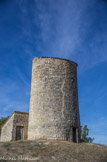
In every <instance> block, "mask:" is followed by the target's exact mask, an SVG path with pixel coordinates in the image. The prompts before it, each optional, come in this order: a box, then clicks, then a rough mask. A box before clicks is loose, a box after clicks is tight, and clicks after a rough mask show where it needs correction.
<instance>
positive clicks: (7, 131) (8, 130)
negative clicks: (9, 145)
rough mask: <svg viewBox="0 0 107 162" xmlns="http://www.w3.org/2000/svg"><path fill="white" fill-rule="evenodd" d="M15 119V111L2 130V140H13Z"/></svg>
mask: <svg viewBox="0 0 107 162" xmlns="http://www.w3.org/2000/svg"><path fill="white" fill-rule="evenodd" d="M13 120H14V113H13V114H12V115H11V117H10V118H9V119H8V120H7V122H6V123H5V124H4V125H3V127H2V130H1V141H2V142H5V141H11V140H12V130H13Z"/></svg>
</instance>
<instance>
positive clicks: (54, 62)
mask: <svg viewBox="0 0 107 162" xmlns="http://www.w3.org/2000/svg"><path fill="white" fill-rule="evenodd" d="M73 128H76V136H78V137H77V142H78V141H80V117H79V108H78V89H77V64H76V63H74V62H72V61H69V60H65V59H59V58H47V57H45V58H44V57H40V58H34V60H33V67H32V84H31V98H30V113H29V127H28V139H29V140H35V139H39V138H42V139H49V138H50V139H62V140H73Z"/></svg>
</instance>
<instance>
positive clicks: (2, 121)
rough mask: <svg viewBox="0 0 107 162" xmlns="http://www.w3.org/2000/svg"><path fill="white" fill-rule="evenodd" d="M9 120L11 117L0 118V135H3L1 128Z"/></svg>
mask: <svg viewBox="0 0 107 162" xmlns="http://www.w3.org/2000/svg"><path fill="white" fill-rule="evenodd" d="M8 118H9V116H8V117H1V118H0V135H1V128H2V126H3V124H4V123H5V122H6V121H7V119H8Z"/></svg>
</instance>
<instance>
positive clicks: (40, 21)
mask: <svg viewBox="0 0 107 162" xmlns="http://www.w3.org/2000/svg"><path fill="white" fill-rule="evenodd" d="M103 6H104V3H101V2H100V1H97V0H95V1H94V2H91V3H90V1H89V0H87V1H86V0H82V1H79V0H77V1H73V0H68V1H65V0H57V1H49V0H46V1H42V0H40V1H36V0H35V1H33V4H31V5H28V1H21V3H20V9H21V11H22V12H21V20H22V25H21V29H22V33H23V36H24V37H25V38H26V39H27V40H28V42H30V43H31V44H33V45H34V46H35V49H34V51H33V50H32V49H31V53H32V54H33V56H35V55H36V51H37V52H38V54H39V55H40V54H41V55H44V56H58V57H63V58H68V59H72V60H74V61H76V62H78V63H79V65H80V66H79V67H80V69H81V70H84V69H88V68H92V67H93V66H95V65H96V64H98V63H100V62H102V61H106V60H107V57H106V45H107V39H106V37H105V35H107V31H106V30H104V31H102V32H101V31H100V28H101V29H102V28H103V27H104V25H105V28H106V27H107V21H106V17H102V12H103V13H104V10H103ZM98 11H99V12H98ZM97 16H99V17H102V20H101V22H100V21H99V20H98V19H97ZM30 17H31V19H30ZM28 19H29V20H28ZM96 27H97V29H96ZM34 29H36V32H35V33H34V32H33V31H34ZM86 42H87V43H86ZM99 44H102V46H100V47H99ZM26 48H27V47H26ZM29 50H30V48H29ZM87 51H88V52H87ZM38 54H37V55H38ZM89 62H90V65H88V66H87V63H89ZM84 67H85V68H84Z"/></svg>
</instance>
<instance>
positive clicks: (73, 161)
mask: <svg viewBox="0 0 107 162" xmlns="http://www.w3.org/2000/svg"><path fill="white" fill-rule="evenodd" d="M2 161H27V162H30V161H34V162H36V161H37V162H107V146H106V145H99V144H89V143H87V144H86V143H79V144H77V143H72V142H67V141H52V140H38V141H17V142H4V143H3V142H0V162H2Z"/></svg>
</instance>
